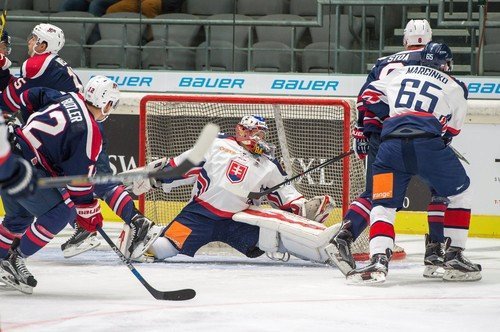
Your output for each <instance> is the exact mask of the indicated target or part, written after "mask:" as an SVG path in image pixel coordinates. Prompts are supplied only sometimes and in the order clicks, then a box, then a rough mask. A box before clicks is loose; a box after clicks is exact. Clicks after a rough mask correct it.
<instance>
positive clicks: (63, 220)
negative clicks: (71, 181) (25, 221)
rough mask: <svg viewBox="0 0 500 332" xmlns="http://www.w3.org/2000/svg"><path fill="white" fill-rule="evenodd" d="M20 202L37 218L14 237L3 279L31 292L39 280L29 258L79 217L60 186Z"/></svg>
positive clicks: (2, 264) (0, 266) (0, 269)
mask: <svg viewBox="0 0 500 332" xmlns="http://www.w3.org/2000/svg"><path fill="white" fill-rule="evenodd" d="M19 203H20V204H21V205H22V206H23V207H24V208H26V209H27V210H28V211H29V212H30V213H32V214H33V215H35V216H36V217H37V219H36V221H35V222H34V223H32V224H31V225H30V226H29V227H28V229H27V230H26V231H25V232H24V234H23V235H22V237H21V238H19V239H17V238H16V239H14V240H13V242H12V244H11V247H10V249H9V253H8V255H7V257H6V258H5V259H4V260H2V261H1V262H0V278H1V279H2V281H3V282H4V283H6V284H8V285H9V286H11V287H13V288H15V289H17V290H19V291H21V292H24V293H27V294H31V293H32V292H33V287H35V286H36V283H37V282H36V279H35V278H34V277H33V275H32V274H31V273H30V271H29V270H28V268H27V267H26V264H25V258H27V257H29V256H31V255H33V254H34V253H36V252H37V251H38V250H40V249H41V248H43V247H44V246H45V245H46V244H47V243H49V242H50V240H52V238H53V237H54V236H55V235H56V234H57V233H59V232H60V231H61V230H62V229H63V228H64V227H65V226H66V224H67V223H68V222H69V221H70V220H72V218H75V217H76V212H75V210H74V209H73V208H70V207H68V206H67V205H66V204H65V203H64V200H63V198H62V196H61V193H60V192H59V191H58V190H56V189H50V190H40V191H37V192H36V193H35V195H33V196H30V197H28V198H22V199H19Z"/></svg>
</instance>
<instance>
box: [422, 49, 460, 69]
mask: <svg viewBox="0 0 500 332" xmlns="http://www.w3.org/2000/svg"><path fill="white" fill-rule="evenodd" d="M421 54H422V56H421V59H422V60H421V64H422V66H426V67H431V68H434V69H438V70H441V71H445V72H448V71H451V70H452V69H453V54H452V53H451V50H450V48H449V47H448V46H447V45H446V44H440V43H433V42H431V43H428V44H427V45H425V47H424V49H423V50H422V53H421Z"/></svg>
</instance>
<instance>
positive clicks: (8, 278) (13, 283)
mask: <svg viewBox="0 0 500 332" xmlns="http://www.w3.org/2000/svg"><path fill="white" fill-rule="evenodd" d="M0 279H1V282H3V283H4V284H5V285H6V286H8V287H12V288H13V289H11V290H18V291H20V292H21V293H24V294H28V295H31V294H33V287H31V286H28V285H26V284H22V283H19V282H18V281H17V280H15V279H14V277H12V275H11V274H10V273H8V272H6V271H3V270H2V271H0Z"/></svg>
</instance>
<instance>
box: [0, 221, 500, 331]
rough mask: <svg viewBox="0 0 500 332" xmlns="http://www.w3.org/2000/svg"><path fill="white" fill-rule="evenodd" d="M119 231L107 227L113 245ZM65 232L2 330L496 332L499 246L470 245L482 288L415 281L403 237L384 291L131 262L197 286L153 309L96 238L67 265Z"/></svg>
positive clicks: (10, 302) (191, 261) (252, 268)
mask: <svg viewBox="0 0 500 332" xmlns="http://www.w3.org/2000/svg"><path fill="white" fill-rule="evenodd" d="M116 226H117V224H115V223H113V224H106V225H105V229H107V230H109V234H110V235H111V236H113V238H115V237H116V234H117V229H116ZM70 234H71V231H70V230H69V229H66V230H65V231H63V232H62V233H61V234H60V236H58V237H56V238H55V239H54V240H53V242H52V243H50V244H49V246H48V247H46V248H45V249H43V250H42V251H40V252H39V253H37V254H35V255H34V256H33V257H31V258H29V259H28V261H27V264H28V268H29V269H30V270H31V272H32V273H33V274H34V276H35V277H36V279H37V280H38V286H37V287H36V288H35V289H34V293H33V294H32V295H25V294H21V293H19V292H15V291H8V292H6V291H0V330H1V331H2V332H9V331H107V332H109V331H139V332H146V331H182V332H189V331H196V332H202V331H308V332H313V331H347V332H351V331H425V329H428V331H454V332H455V331H500V240H496V239H469V241H468V247H469V249H468V250H467V252H466V255H467V257H468V258H470V259H471V260H472V261H474V262H477V263H481V264H482V265H483V280H481V281H479V282H471V283H444V282H442V281H440V280H429V279H425V278H423V277H422V272H423V263H422V259H423V258H422V257H423V247H424V244H423V241H424V240H423V236H409V235H401V236H399V237H398V243H399V244H400V245H402V246H403V247H404V248H405V250H406V252H407V254H408V257H407V259H406V260H404V261H401V262H392V263H391V266H390V273H389V275H388V280H387V282H386V283H385V284H382V285H378V286H350V285H346V283H345V279H344V278H343V276H342V275H341V274H340V272H339V271H338V270H336V269H333V268H330V267H327V266H323V265H318V264H313V263H308V262H303V261H301V260H298V259H293V258H292V260H291V261H290V262H288V263H276V262H273V261H270V260H269V259H267V258H266V257H261V258H258V259H248V258H245V257H243V256H241V255H239V254H235V253H234V252H231V251H225V252H220V251H214V250H204V253H203V254H201V255H198V256H196V257H195V258H190V257H186V256H178V257H175V258H174V259H172V260H171V261H170V262H168V263H155V264H135V266H136V268H137V270H138V271H139V272H140V273H141V274H142V275H143V276H144V278H145V279H146V280H147V281H148V282H149V283H150V284H151V285H152V286H153V287H156V288H158V289H161V290H175V289H180V288H194V289H195V290H196V291H197V296H196V297H195V298H194V299H193V300H190V301H185V302H168V301H158V300H155V299H154V298H152V297H151V295H150V294H149V293H148V292H147V291H146V290H145V289H144V287H143V286H142V285H141V284H140V282H139V281H138V280H137V279H136V278H135V277H134V276H133V275H132V273H131V272H130V271H129V270H128V269H127V267H125V266H124V265H123V264H122V263H121V262H120V261H119V259H118V257H117V256H116V255H115V254H114V253H113V252H112V251H111V250H110V249H109V247H108V246H107V244H106V243H105V242H104V240H102V241H101V242H102V244H101V246H100V247H99V248H98V250H95V251H91V252H88V253H84V254H82V255H80V256H76V257H73V258H70V259H64V258H63V256H62V253H61V251H60V249H59V245H60V244H61V243H62V242H63V241H64V240H65V239H66V238H67V237H68V236H69V235H70Z"/></svg>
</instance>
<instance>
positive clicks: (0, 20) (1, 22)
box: [0, 0, 9, 37]
mask: <svg viewBox="0 0 500 332" xmlns="http://www.w3.org/2000/svg"><path fill="white" fill-rule="evenodd" d="M8 4H9V0H5V1H4V2H3V11H2V15H0V37H1V36H2V34H3V30H4V29H5V25H6V24H7V5H8Z"/></svg>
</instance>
